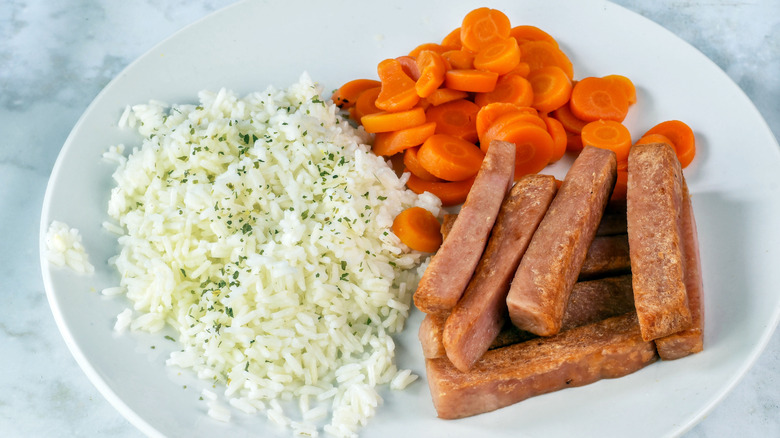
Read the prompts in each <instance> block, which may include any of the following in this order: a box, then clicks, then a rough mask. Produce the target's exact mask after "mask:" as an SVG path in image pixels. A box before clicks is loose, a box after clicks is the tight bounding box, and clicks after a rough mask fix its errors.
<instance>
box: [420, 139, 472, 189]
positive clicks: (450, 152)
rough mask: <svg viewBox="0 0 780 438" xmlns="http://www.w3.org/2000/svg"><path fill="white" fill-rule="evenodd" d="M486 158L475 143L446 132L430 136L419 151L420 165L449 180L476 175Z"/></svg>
mask: <svg viewBox="0 0 780 438" xmlns="http://www.w3.org/2000/svg"><path fill="white" fill-rule="evenodd" d="M484 158H485V154H484V153H483V152H482V151H481V150H480V149H479V148H478V147H477V146H476V145H475V144H474V143H471V142H468V141H466V140H463V139H461V138H458V137H453V136H451V135H446V134H436V135H432V136H430V137H428V139H427V140H425V143H423V145H422V146H420V149H419V150H418V151H417V159H418V161H419V162H420V165H422V166H423V167H424V168H425V170H427V171H428V172H430V173H431V174H432V175H435V176H436V177H438V178H441V179H443V180H447V181H462V180H464V179H467V178H470V177H472V176H474V175H476V174H477V172H479V168H480V166H481V165H482V160H483V159H484Z"/></svg>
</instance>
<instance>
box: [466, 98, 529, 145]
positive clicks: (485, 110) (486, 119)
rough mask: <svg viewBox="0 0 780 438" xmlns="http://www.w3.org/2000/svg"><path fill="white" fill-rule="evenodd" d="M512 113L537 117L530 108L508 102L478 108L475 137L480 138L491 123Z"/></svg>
mask: <svg viewBox="0 0 780 438" xmlns="http://www.w3.org/2000/svg"><path fill="white" fill-rule="evenodd" d="M514 112H526V113H530V114H533V115H538V113H537V112H536V110H535V109H534V108H531V107H523V106H520V105H517V104H514V103H509V102H493V103H489V104H487V105H485V106H483V107H482V108H480V109H479V112H478V113H477V121H476V127H477V137H478V138H482V136H483V135H484V134H485V132H487V130H488V128H490V126H491V125H493V123H494V122H495V121H496V120H498V119H499V118H500V117H501V116H503V115H505V114H509V113H514Z"/></svg>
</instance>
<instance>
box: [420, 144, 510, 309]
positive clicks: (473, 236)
mask: <svg viewBox="0 0 780 438" xmlns="http://www.w3.org/2000/svg"><path fill="white" fill-rule="evenodd" d="M515 149H516V147H515V145H514V144H513V143H507V142H504V141H494V142H493V143H491V144H490V148H488V151H487V154H485V158H484V160H483V162H482V167H480V169H479V172H478V173H477V177H476V179H475V180H474V185H473V186H472V187H471V191H470V192H469V195H468V197H467V198H466V202H464V203H463V207H461V210H460V213H459V214H458V218H457V219H456V220H455V224H453V226H452V230H451V231H450V232H449V235H448V236H447V239H446V240H445V241H444V243H443V244H442V246H441V247H440V248H439V251H438V252H437V253H436V254H435V255H434V256H433V257H432V258H431V262H430V264H429V265H428V267H427V268H426V269H425V273H424V274H423V277H422V279H420V282H419V284H418V286H417V290H416V291H415V293H414V304H415V305H416V306H417V308H418V309H420V310H422V311H423V312H425V313H436V312H443V311H449V310H451V309H452V308H453V307H455V304H457V302H458V300H459V299H460V297H461V296H462V295H463V292H464V291H465V290H466V285H467V284H468V282H469V280H470V279H471V276H472V275H473V274H474V269H476V267H477V263H479V259H480V257H482V252H483V251H484V250H485V245H486V244H487V240H488V235H489V234H490V230H491V229H492V228H493V224H494V223H495V221H496V217H497V216H498V210H499V209H500V208H501V203H502V201H503V200H504V196H506V194H507V191H508V190H509V188H510V187H511V184H512V180H513V178H514V171H515Z"/></svg>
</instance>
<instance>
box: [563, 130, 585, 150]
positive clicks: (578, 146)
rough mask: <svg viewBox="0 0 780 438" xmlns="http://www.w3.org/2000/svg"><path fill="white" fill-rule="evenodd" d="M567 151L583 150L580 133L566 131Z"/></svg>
mask: <svg viewBox="0 0 780 438" xmlns="http://www.w3.org/2000/svg"><path fill="white" fill-rule="evenodd" d="M566 151H568V152H572V153H574V154H579V153H580V152H582V137H580V135H579V134H572V133H571V132H568V133H566Z"/></svg>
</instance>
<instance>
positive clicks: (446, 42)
mask: <svg viewBox="0 0 780 438" xmlns="http://www.w3.org/2000/svg"><path fill="white" fill-rule="evenodd" d="M441 45H442V46H443V47H456V48H458V49H460V47H461V46H463V43H461V42H460V28H459V27H458V28H455V29H453V30H452V32H450V33H448V34H447V36H445V37H444V39H442V40H441Z"/></svg>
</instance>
